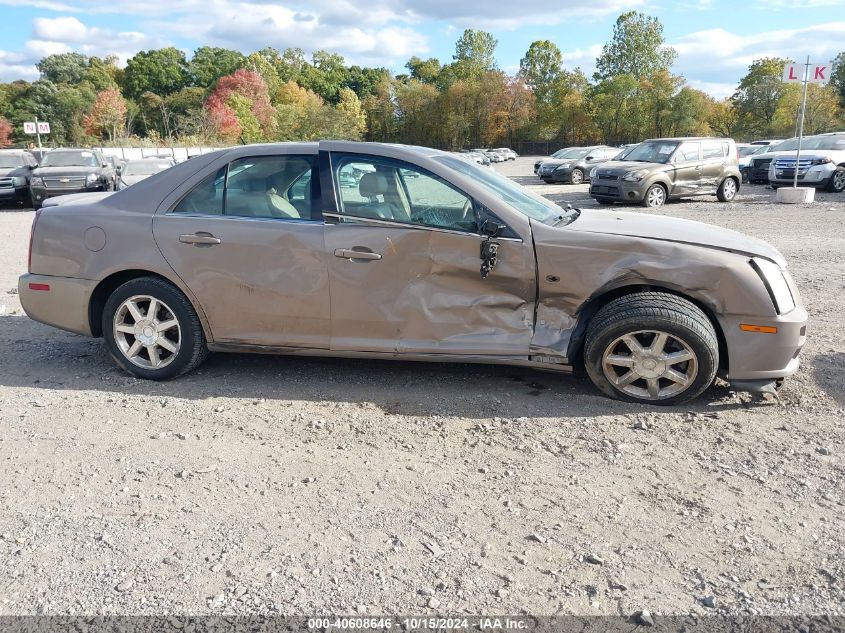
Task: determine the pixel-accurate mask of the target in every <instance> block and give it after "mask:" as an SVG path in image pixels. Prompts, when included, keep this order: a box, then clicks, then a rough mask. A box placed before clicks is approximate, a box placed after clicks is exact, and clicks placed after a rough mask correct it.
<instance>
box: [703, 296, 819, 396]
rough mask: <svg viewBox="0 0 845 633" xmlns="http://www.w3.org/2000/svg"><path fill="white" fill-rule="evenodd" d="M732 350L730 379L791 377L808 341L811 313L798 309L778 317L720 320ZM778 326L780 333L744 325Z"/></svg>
mask: <svg viewBox="0 0 845 633" xmlns="http://www.w3.org/2000/svg"><path fill="white" fill-rule="evenodd" d="M718 319H719V323H720V325H721V326H722V332H723V333H724V335H725V343H726V345H727V350H728V375H727V378H728V380H764V379H767V380H775V379H777V378H784V377H786V376H791V375H792V374H794V373H795V372H796V371H798V367H799V365H800V362H799V355H800V353H801V348H803V347H804V343H806V342H807V311H806V310H805V309H804V308H803V307H801V306H798V307H796V308H794V309H793V310H792V311H791V312H788V313H787V314H782V315H780V316H777V317H764V318H760V317H749V316H736V315H722V316H719V317H718ZM742 323H745V324H751V325H762V326H770V327H776V328H777V333H776V334H765V333H761V332H746V331H744V330H741V329H740V324H742Z"/></svg>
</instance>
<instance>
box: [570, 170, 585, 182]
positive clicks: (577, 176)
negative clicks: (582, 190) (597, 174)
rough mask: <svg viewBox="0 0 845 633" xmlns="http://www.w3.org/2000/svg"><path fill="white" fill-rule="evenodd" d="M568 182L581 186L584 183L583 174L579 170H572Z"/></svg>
mask: <svg viewBox="0 0 845 633" xmlns="http://www.w3.org/2000/svg"><path fill="white" fill-rule="evenodd" d="M569 181H570V182H571V183H572V184H573V185H581V184H583V183H584V172H583V171H582V170H580V169H577V168H576V169H573V170H572V175H571V176H569Z"/></svg>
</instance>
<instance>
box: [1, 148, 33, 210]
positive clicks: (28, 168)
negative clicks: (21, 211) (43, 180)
mask: <svg viewBox="0 0 845 633" xmlns="http://www.w3.org/2000/svg"><path fill="white" fill-rule="evenodd" d="M36 167H38V162H37V161H36V160H35V157H34V156H33V155H32V154H30V153H29V152H25V151H23V150H0V205H2V204H4V203H8V202H11V203H15V204H19V203H27V202H29V180H30V178H31V177H32V170H33V169H35V168H36Z"/></svg>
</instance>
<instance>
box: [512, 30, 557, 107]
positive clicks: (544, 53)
mask: <svg viewBox="0 0 845 633" xmlns="http://www.w3.org/2000/svg"><path fill="white" fill-rule="evenodd" d="M562 73H563V55H561V52H560V49H559V48H558V47H557V46H556V45H555V44H554V43H552V42H551V41H549V40H538V41H536V42H532V43H531V46H529V47H528V51H526V53H525V57H523V58H522V59H521V60H520V62H519V76H520V78H521V79H522V81H524V82H525V84H526V85H528V87H529V88H531V90H532V91H533V92H534V97H535V98H536V100H537V105H538V106H548V105H551V104H552V103H553V102H552V98H553V97H554V95H555V86H556V84H557V83H558V81H560V78H561V75H562Z"/></svg>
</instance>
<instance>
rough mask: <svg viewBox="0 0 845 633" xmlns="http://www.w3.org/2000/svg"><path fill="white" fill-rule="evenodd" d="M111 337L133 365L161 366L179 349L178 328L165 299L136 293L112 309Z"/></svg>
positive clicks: (180, 341)
mask: <svg viewBox="0 0 845 633" xmlns="http://www.w3.org/2000/svg"><path fill="white" fill-rule="evenodd" d="M114 340H115V342H116V343H117V346H118V348H119V349H120V351H121V352H122V353H123V355H124V356H125V357H126V359H127V360H128V361H129V362H130V363H132V364H133V365H137V366H138V367H142V368H144V369H163V368H164V367H167V366H168V365H169V364H170V363H172V362H173V360H174V359H175V358H176V356H177V354H178V353H179V349H180V347H181V346H182V328H181V326H180V325H179V320H178V319H177V318H176V315H175V314H174V312H173V310H171V309H170V307H169V306H168V305H167V304H166V303H164V302H163V301H161V300H160V299H156V298H155V297H153V296H150V295H136V296H133V297H129V298H128V299H127V300H126V301H124V302H123V303H121V304H120V307H118V309H117V312H115V315H114Z"/></svg>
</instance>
